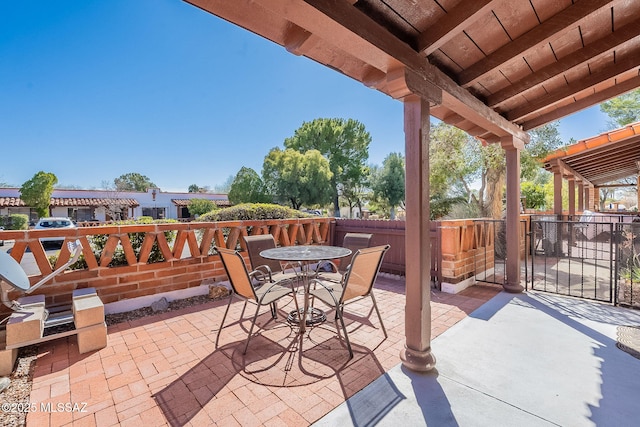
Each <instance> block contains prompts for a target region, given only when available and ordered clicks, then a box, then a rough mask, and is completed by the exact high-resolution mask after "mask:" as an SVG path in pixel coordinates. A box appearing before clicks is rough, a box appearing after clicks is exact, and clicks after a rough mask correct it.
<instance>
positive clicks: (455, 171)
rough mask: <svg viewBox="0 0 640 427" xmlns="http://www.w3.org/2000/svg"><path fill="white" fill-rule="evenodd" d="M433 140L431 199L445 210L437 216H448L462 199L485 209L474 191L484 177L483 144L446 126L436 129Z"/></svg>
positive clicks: (430, 180)
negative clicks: (453, 206)
mask: <svg viewBox="0 0 640 427" xmlns="http://www.w3.org/2000/svg"><path fill="white" fill-rule="evenodd" d="M429 136H430V142H429V186H430V193H431V199H433V200H436V201H437V203H438V204H439V205H440V206H441V207H442V208H439V209H438V210H439V212H437V213H438V214H439V215H446V214H447V213H448V208H450V207H451V205H452V204H453V203H456V202H457V201H459V200H460V199H461V198H462V199H464V200H470V201H472V202H474V203H475V204H476V205H478V206H481V199H480V200H478V196H477V195H476V194H475V193H474V192H473V188H472V187H473V185H474V183H477V182H478V180H479V179H480V178H481V176H482V174H481V173H482V150H481V146H480V143H479V142H478V141H477V140H474V139H473V138H471V136H470V135H469V134H467V133H466V132H464V131H462V130H460V129H458V128H456V127H453V126H451V125H448V124H446V123H443V122H440V123H438V124H437V125H435V126H433V127H432V129H431V132H430V135H429ZM434 213H436V212H434Z"/></svg>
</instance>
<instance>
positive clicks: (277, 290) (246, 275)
mask: <svg viewBox="0 0 640 427" xmlns="http://www.w3.org/2000/svg"><path fill="white" fill-rule="evenodd" d="M215 249H216V250H217V251H218V253H219V254H220V260H221V261H222V265H223V266H224V269H225V271H226V273H227V276H228V277H229V282H230V283H231V288H232V291H231V293H230V294H229V303H228V304H227V309H226V310H225V312H224V316H223V317H222V323H221V324H220V329H218V335H217V337H216V347H217V346H218V340H219V339H220V332H221V331H222V328H224V321H225V319H226V318H227V314H228V313H229V307H231V301H232V300H233V297H234V296H236V297H238V298H241V299H244V301H245V303H244V307H243V308H242V313H240V321H241V320H242V317H243V316H244V311H245V309H246V308H247V302H249V301H251V302H252V303H254V304H256V312H255V314H254V315H253V319H252V321H251V327H250V328H249V334H248V336H247V342H246V344H245V346H244V351H243V354H245V353H246V352H247V348H248V347H249V341H250V340H251V334H252V332H253V327H254V326H255V324H256V319H257V318H258V313H259V311H260V307H262V306H263V305H270V306H271V317H273V318H274V319H276V318H277V306H276V302H277V301H278V300H279V299H281V298H283V297H285V296H287V295H291V296H292V297H293V301H294V303H295V306H296V310H298V301H297V300H296V290H295V288H294V284H295V281H294V280H286V281H282V280H281V281H279V282H265V283H264V284H262V285H259V286H254V285H253V283H252V280H251V279H252V276H254V275H255V274H256V271H255V270H254V271H252V272H251V273H250V272H249V271H248V270H247V265H246V264H245V262H244V258H242V255H241V254H240V252H238V251H234V250H232V249H226V248H219V247H216V248H215ZM283 282H286V283H288V284H289V285H290V286H289V287H287V286H284V285H283V284H282V283H283Z"/></svg>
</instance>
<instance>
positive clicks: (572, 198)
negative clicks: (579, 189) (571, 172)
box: [568, 176, 576, 217]
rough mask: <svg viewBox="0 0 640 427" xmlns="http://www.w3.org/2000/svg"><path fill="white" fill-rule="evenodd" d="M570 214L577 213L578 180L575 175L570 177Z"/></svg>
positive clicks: (572, 215)
mask: <svg viewBox="0 0 640 427" xmlns="http://www.w3.org/2000/svg"><path fill="white" fill-rule="evenodd" d="M568 181H569V215H571V217H574V216H575V214H576V181H575V178H574V177H573V176H570V177H569V179H568Z"/></svg>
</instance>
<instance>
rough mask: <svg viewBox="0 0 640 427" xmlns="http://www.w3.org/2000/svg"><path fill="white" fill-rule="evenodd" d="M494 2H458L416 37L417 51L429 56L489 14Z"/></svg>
mask: <svg viewBox="0 0 640 427" xmlns="http://www.w3.org/2000/svg"><path fill="white" fill-rule="evenodd" d="M494 4H495V1H494V0H477V1H474V2H473V3H472V4H469V2H466V1H464V2H460V3H458V5H457V6H455V7H454V8H453V9H451V10H449V11H448V12H447V13H446V15H444V16H442V17H440V19H438V20H437V21H435V22H433V24H432V25H430V26H429V27H428V28H426V29H425V30H423V32H422V33H421V34H420V35H419V36H418V39H417V46H418V51H420V52H422V53H424V54H425V55H427V56H428V55H431V54H432V53H433V52H435V51H436V50H437V49H439V48H440V47H442V46H443V45H444V44H446V43H448V42H450V41H451V40H452V39H453V38H454V37H455V35H456V34H459V33H461V32H462V31H463V30H464V29H465V28H467V27H468V26H469V25H470V24H471V23H473V22H475V21H476V20H477V19H479V18H480V17H481V16H484V15H487V14H489V13H490V12H491V7H492V6H493V5H494Z"/></svg>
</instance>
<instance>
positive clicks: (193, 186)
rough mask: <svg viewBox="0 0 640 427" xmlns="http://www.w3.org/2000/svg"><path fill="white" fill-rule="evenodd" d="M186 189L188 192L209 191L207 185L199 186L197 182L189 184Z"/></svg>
mask: <svg viewBox="0 0 640 427" xmlns="http://www.w3.org/2000/svg"><path fill="white" fill-rule="evenodd" d="M187 191H188V192H189V193H208V192H209V187H208V186H206V185H205V186H203V187H200V186H198V185H197V184H191V185H190V186H189V189H188V190H187Z"/></svg>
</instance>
